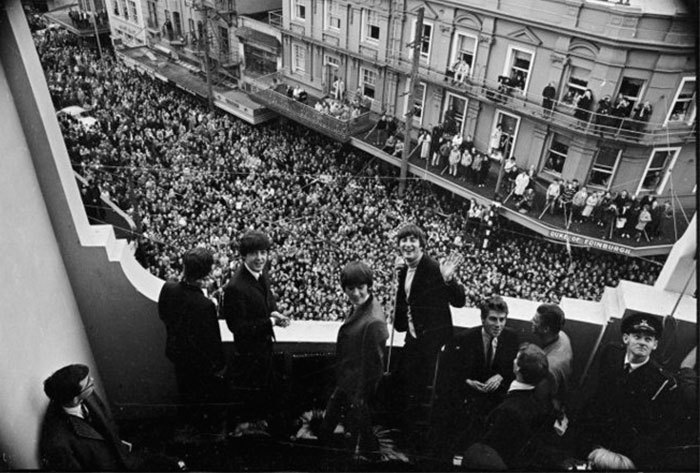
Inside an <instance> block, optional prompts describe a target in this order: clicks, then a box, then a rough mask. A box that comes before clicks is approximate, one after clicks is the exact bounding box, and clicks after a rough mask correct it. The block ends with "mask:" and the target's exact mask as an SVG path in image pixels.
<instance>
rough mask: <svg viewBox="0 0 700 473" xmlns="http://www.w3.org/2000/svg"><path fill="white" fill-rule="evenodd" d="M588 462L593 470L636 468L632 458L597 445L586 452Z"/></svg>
mask: <svg viewBox="0 0 700 473" xmlns="http://www.w3.org/2000/svg"><path fill="white" fill-rule="evenodd" d="M588 464H589V466H590V469H591V470H593V471H618V470H636V469H637V467H635V466H634V463H633V462H632V460H630V459H629V458H627V457H626V456H624V455H622V454H619V453H615V452H613V451H610V450H608V449H607V448H602V447H598V448H596V449H594V450H593V451H591V453H589V454H588Z"/></svg>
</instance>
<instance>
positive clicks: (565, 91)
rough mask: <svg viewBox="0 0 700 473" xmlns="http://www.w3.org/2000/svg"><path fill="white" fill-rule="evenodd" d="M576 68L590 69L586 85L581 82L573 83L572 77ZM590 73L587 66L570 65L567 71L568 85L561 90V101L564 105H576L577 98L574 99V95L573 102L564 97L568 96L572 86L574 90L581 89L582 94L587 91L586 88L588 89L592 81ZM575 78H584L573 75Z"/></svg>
mask: <svg viewBox="0 0 700 473" xmlns="http://www.w3.org/2000/svg"><path fill="white" fill-rule="evenodd" d="M574 69H580V70H588V77H587V78H586V81H585V82H586V85H585V86H581V85H579V84H573V85H572V84H571V79H572V75H571V73H572V72H573V71H574ZM590 74H591V70H590V69H586V68H585V67H581V66H577V65H570V66H569V67H568V71H567V79H566V86H565V87H564V88H562V90H561V95H560V97H559V102H560V103H562V104H564V105H568V106H569V107H575V106H576V100H574V99H573V97H572V100H571V102H568V101H565V100H564V99H565V98H566V96H567V95H568V93H569V91H570V90H571V89H572V88H573V89H574V90H577V91H581V94H583V93H585V92H586V89H588V83H589V82H590ZM573 78H574V79H577V80H581V81H582V79H579V77H576V76H573Z"/></svg>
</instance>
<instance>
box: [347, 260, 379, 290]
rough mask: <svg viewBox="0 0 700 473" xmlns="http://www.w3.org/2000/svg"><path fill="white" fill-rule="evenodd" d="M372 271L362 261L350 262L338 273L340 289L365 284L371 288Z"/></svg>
mask: <svg viewBox="0 0 700 473" xmlns="http://www.w3.org/2000/svg"><path fill="white" fill-rule="evenodd" d="M372 281H373V276H372V269H370V267H369V266H367V264H366V263H365V262H364V261H351V262H350V263H348V264H346V265H345V267H344V268H343V269H342V270H341V271H340V287H342V288H343V289H345V288H347V287H353V286H361V285H362V284H367V287H368V288H369V287H372Z"/></svg>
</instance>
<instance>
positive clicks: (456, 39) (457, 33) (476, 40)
mask: <svg viewBox="0 0 700 473" xmlns="http://www.w3.org/2000/svg"><path fill="white" fill-rule="evenodd" d="M460 36H463V37H465V38H471V39H473V40H474V51H472V63H471V64H469V74H467V77H471V76H472V73H473V72H474V65H475V64H476V53H477V51H478V49H479V37H478V36H476V35H474V34H471V33H467V32H464V31H455V34H454V38H452V52H451V54H450V63H449V64H448V65H447V69H448V70H450V71H452V70H453V69H452V67H453V66H454V65H455V63H456V62H457V54H458V52H460V51H459V50H458V46H459V37H460ZM453 95H454V94H453Z"/></svg>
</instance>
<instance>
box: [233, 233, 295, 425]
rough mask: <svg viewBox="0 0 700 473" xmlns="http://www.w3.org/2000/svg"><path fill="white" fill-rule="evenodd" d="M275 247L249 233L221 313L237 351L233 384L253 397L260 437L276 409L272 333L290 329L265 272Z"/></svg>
mask: <svg viewBox="0 0 700 473" xmlns="http://www.w3.org/2000/svg"><path fill="white" fill-rule="evenodd" d="M271 246H272V243H271V242H270V239H269V238H268V237H267V235H265V234H264V233H262V232H259V231H250V232H248V233H246V234H245V235H244V236H243V238H241V241H240V247H239V251H240V253H241V256H242V257H243V264H242V265H240V267H239V268H238V270H237V271H236V273H235V274H234V275H233V277H232V278H231V281H229V283H228V284H227V285H226V287H224V301H223V304H222V307H221V313H222V315H223V317H224V318H225V319H226V324H227V325H228V328H229V330H231V332H233V343H234V346H235V348H236V356H235V358H234V372H235V373H234V383H235V385H236V386H237V387H240V388H243V389H244V390H245V391H247V393H248V394H249V395H250V396H249V398H250V399H249V400H250V403H249V406H248V407H249V409H248V411H247V412H248V414H249V415H250V416H251V419H250V420H253V421H254V423H255V426H254V428H255V430H257V431H261V430H262V431H264V430H267V421H266V420H265V417H267V415H268V414H270V411H271V409H272V406H271V404H272V399H271V394H272V392H271V390H272V382H273V374H274V373H273V365H272V361H273V360H272V345H273V342H274V339H275V334H274V332H273V327H275V326H277V327H286V326H288V325H289V318H288V317H286V316H284V315H282V314H281V313H279V312H277V304H276V301H275V297H274V295H273V294H272V291H271V290H270V278H269V275H268V274H267V272H266V270H265V265H266V263H267V260H268V251H269V249H270V247H271Z"/></svg>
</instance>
